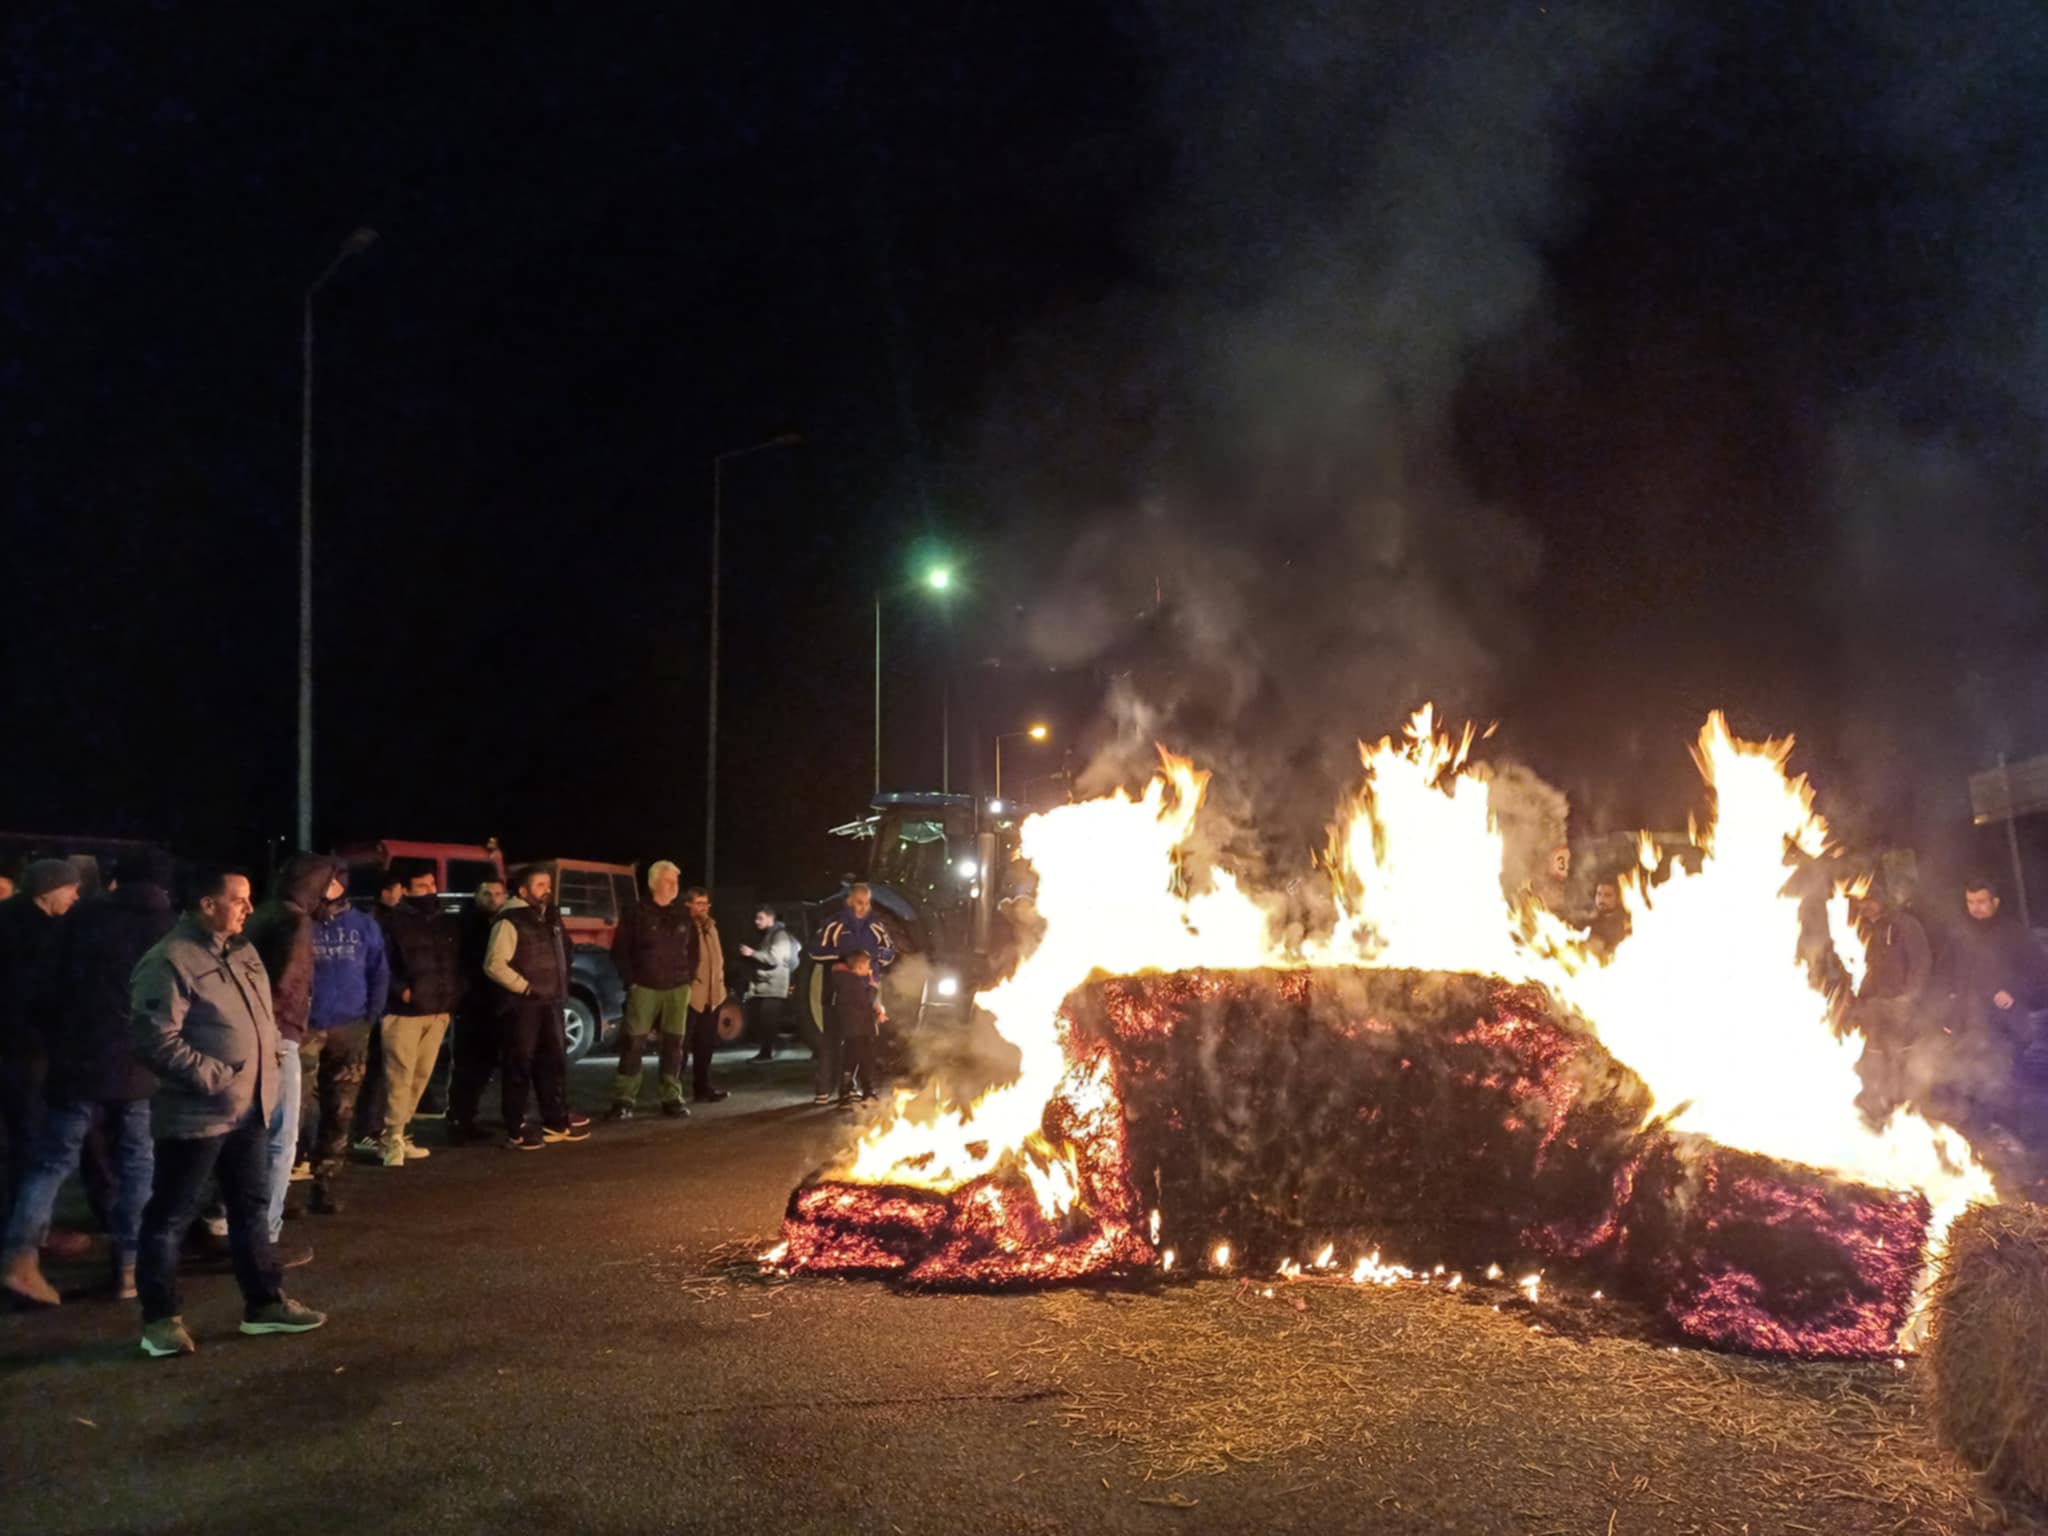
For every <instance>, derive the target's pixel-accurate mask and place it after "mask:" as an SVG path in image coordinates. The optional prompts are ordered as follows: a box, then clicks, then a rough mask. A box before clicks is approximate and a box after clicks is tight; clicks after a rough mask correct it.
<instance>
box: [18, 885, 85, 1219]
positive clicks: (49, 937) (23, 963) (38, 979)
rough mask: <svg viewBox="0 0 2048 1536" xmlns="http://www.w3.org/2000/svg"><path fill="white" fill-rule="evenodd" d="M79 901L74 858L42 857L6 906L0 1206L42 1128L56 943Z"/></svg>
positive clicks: (21, 1174) (23, 1171)
mask: <svg viewBox="0 0 2048 1536" xmlns="http://www.w3.org/2000/svg"><path fill="white" fill-rule="evenodd" d="M77 900H78V870H77V869H76V867H74V866H73V865H72V863H71V862H70V861H69V860H68V859H37V860H36V861H35V862H34V863H33V864H31V865H29V867H28V868H27V869H26V870H24V871H23V872H22V888H21V889H20V890H19V891H17V892H16V893H15V894H14V895H12V896H10V897H8V898H7V900H6V901H5V902H0V1126H4V1128H5V1130H6V1132H7V1167H6V1175H7V1183H6V1186H5V1188H0V1206H5V1207H7V1208H8V1209H12V1208H13V1204H14V1200H15V1197H16V1196H17V1195H18V1194H19V1192H20V1190H21V1181H22V1179H23V1177H24V1176H25V1175H26V1174H27V1172H28V1163H29V1149H30V1148H31V1147H32V1146H34V1145H35V1141H36V1135H37V1132H38V1131H39V1130H40V1129H41V1127H42V1123H43V1079H44V1076H45V1074H46V1072H47V1070H48V1065H49V1063H48V1057H47V1054H46V1050H45V1043H44V1042H45V1037H46V1036H47V1034H48V1033H49V1027H50V1014H51V1012H52V1010H53V1008H54V1006H55V997H56V993H55V983H56V970H57V962H58V959H59V950H58V941H59V938H60V937H61V934H62V925H63V920H64V915H65V914H66V913H67V912H69V911H70V910H71V908H72V906H73V905H74V904H75V903H76V902H77Z"/></svg>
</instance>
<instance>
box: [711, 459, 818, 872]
mask: <svg viewBox="0 0 2048 1536" xmlns="http://www.w3.org/2000/svg"><path fill="white" fill-rule="evenodd" d="M802 441H803V438H802V436H801V435H800V434H798V433H795V432H781V433H778V434H776V435H775V436H774V437H770V438H766V439H764V440H762V441H761V442H758V443H753V444H750V445H749V446H747V447H745V448H734V449H731V450H729V451H728V452H725V453H721V454H718V455H716V456H714V457H713V459H712V460H711V644H710V647H709V649H710V653H711V654H710V656H709V658H708V666H709V668H710V673H711V679H710V683H709V684H708V686H707V687H706V688H705V690H704V692H705V700H704V888H705V889H706V890H709V889H710V888H711V883H712V879H713V877H714V876H715V875H716V874H717V872H718V589H719V577H720V571H719V564H720V562H719V554H718V547H719V542H720V539H721V538H722V536H723V532H724V524H725V464H726V460H728V459H744V458H746V457H747V456H748V455H749V454H754V453H766V452H767V451H768V450H769V449H771V448H794V447H795V446H796V445H797V444H798V443H801V442H802Z"/></svg>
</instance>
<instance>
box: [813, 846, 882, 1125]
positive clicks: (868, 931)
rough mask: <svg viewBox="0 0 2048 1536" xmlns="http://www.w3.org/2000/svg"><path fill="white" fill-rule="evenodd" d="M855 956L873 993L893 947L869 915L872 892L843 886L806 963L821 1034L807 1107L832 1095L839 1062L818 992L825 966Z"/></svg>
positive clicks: (879, 922) (856, 885) (835, 1040)
mask: <svg viewBox="0 0 2048 1536" xmlns="http://www.w3.org/2000/svg"><path fill="white" fill-rule="evenodd" d="M855 954H862V955H866V956H867V957H868V963H869V966H870V968H871V971H872V973H873V976H874V980H875V987H876V991H877V992H878V993H879V991H880V989H881V977H882V972H883V970H884V969H885V968H887V967H888V966H890V965H893V964H894V963H895V961H896V946H895V945H894V944H893V943H892V942H890V939H889V930H888V929H887V928H885V927H883V926H882V920H881V919H880V918H879V917H877V916H876V915H875V893H874V892H873V891H872V890H870V889H869V888H868V887H867V885H865V884H864V883H861V882H858V881H857V882H855V883H854V884H853V885H850V886H848V887H847V890H846V905H845V906H843V907H841V908H840V909H839V910H838V911H837V912H836V913H834V914H833V915H832V917H831V918H830V919H828V920H827V921H826V923H825V926H824V927H822V928H820V929H819V930H818V937H817V939H816V940H815V941H814V942H813V943H812V945H811V949H810V957H811V959H812V960H814V961H815V962H817V964H816V965H815V966H814V967H813V969H812V971H811V986H812V989H813V992H814V993H815V994H816V995H815V997H814V998H813V999H812V1000H811V1001H812V1002H813V1003H814V1004H815V1007H816V1016H817V1018H818V1022H819V1024H820V1026H821V1028H822V1030H823V1039H822V1041H821V1048H820V1050H819V1052H818V1057H817V1064H816V1066H815V1067H814V1068H813V1069H812V1072H811V1079H812V1081H811V1087H812V1090H813V1092H812V1098H811V1102H812V1103H813V1104H830V1103H831V1102H832V1096H833V1095H834V1094H835V1093H837V1092H838V1091H839V1084H840V1078H841V1076H842V1074H843V1072H844V1063H843V1061H842V1060H841V1050H840V1042H839V1038H838V1036H836V1035H835V1034H834V1033H833V1031H832V1029H831V1019H830V1016H829V1011H828V1009H827V1008H826V1007H825V1001H826V1000H825V995H824V994H825V989H826V987H827V984H828V980H829V976H830V971H831V968H832V967H833V966H835V965H837V964H838V963H839V962H840V961H841V960H844V959H845V958H847V957H848V956H849V955H855Z"/></svg>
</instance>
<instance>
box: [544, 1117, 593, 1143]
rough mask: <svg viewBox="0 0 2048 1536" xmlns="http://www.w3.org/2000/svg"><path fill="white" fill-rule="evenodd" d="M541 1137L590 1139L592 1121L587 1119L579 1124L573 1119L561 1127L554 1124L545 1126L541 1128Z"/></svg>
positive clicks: (564, 1139)
mask: <svg viewBox="0 0 2048 1536" xmlns="http://www.w3.org/2000/svg"><path fill="white" fill-rule="evenodd" d="M541 1137H542V1139H544V1140H546V1141H588V1140H590V1122H589V1121H588V1120H585V1121H584V1122H583V1124H581V1125H578V1124H577V1123H576V1122H575V1121H574V1120H573V1119H572V1120H571V1121H570V1122H569V1123H568V1124H567V1125H565V1126H562V1127H560V1128H559V1129H557V1128H556V1127H555V1126H552V1125H550V1126H544V1127H542V1129H541Z"/></svg>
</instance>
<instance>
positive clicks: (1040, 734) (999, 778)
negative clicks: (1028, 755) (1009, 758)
mask: <svg viewBox="0 0 2048 1536" xmlns="http://www.w3.org/2000/svg"><path fill="white" fill-rule="evenodd" d="M1051 734H1052V733H1051V732H1050V731H1048V730H1047V729H1046V728H1045V727H1044V726H1042V725H1034V726H1032V727H1030V728H1029V729H1027V730H1022V731H1005V732H1003V734H1002V735H1000V736H998V737H997V738H996V799H998V800H1001V799H1002V798H1003V743H1004V742H1006V741H1019V740H1022V739H1024V738H1026V737H1029V738H1030V739H1031V740H1032V741H1043V740H1045V738H1046V737H1047V736H1049V735H1051Z"/></svg>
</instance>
